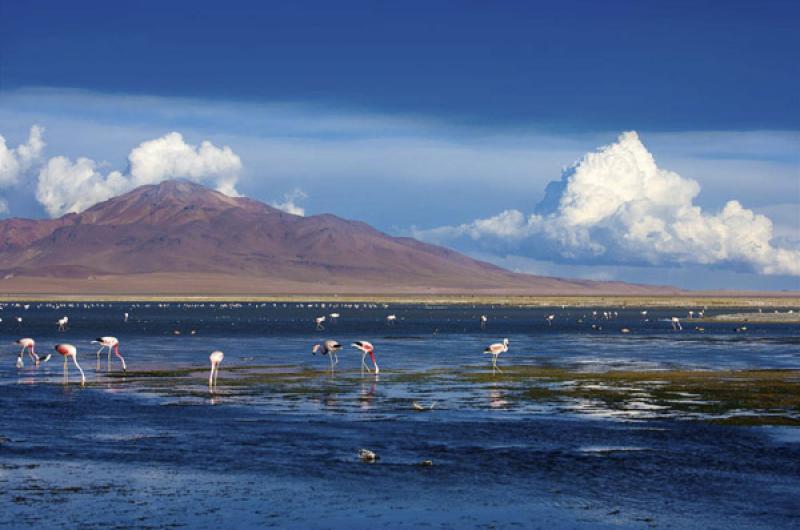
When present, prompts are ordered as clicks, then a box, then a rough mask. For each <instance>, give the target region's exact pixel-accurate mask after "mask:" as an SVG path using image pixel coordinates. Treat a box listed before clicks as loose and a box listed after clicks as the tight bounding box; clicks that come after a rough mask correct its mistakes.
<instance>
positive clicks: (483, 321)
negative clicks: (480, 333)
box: [481, 315, 489, 329]
mask: <svg viewBox="0 0 800 530" xmlns="http://www.w3.org/2000/svg"><path fill="white" fill-rule="evenodd" d="M488 321H489V317H487V316H486V315H481V329H486V323H487V322H488Z"/></svg>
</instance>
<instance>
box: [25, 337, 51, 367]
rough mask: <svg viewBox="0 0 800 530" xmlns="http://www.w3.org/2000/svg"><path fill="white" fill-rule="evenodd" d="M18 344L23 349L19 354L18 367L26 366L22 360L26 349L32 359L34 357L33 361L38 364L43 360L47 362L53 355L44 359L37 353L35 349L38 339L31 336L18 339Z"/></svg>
mask: <svg viewBox="0 0 800 530" xmlns="http://www.w3.org/2000/svg"><path fill="white" fill-rule="evenodd" d="M17 344H19V345H20V346H22V349H21V350H20V352H19V355H18V356H17V368H22V367H23V366H25V363H24V362H23V361H22V357H23V356H24V355H25V351H26V350H27V352H28V355H30V356H31V359H33V362H35V363H36V365H37V366H38V365H39V363H40V362H42V361H44V362H47V361H49V360H50V357H51V356H50V355H48V356H47V357H45V358H44V359H42V358H41V357H39V356H38V355H37V354H36V352H35V351H34V348H35V347H36V341H35V340H33V339H31V338H27V337H26V338H24V339H19V340H18V341H17Z"/></svg>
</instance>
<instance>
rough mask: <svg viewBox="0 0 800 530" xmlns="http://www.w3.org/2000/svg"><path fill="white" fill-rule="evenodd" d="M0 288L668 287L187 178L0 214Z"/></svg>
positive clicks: (567, 290) (588, 290) (532, 290)
mask: <svg viewBox="0 0 800 530" xmlns="http://www.w3.org/2000/svg"><path fill="white" fill-rule="evenodd" d="M0 278H3V279H2V280H0V291H2V292H5V293H12V292H13V293H34V292H39V293H87V294H91V293H108V294H135V293H142V294H160V293H163V294H168V293H173V294H175V293H179V294H193V293H195V294H253V295H255V294H276V293H281V294H291V293H319V294H332V293H340V294H359V293H363V294H366V293H372V294H403V293H409V294H412V293H413V294H425V293H453V294H470V293H475V294H543V295H544V294H551V295H552V294H563V295H594V294H623V295H635V294H644V295H652V294H676V293H679V292H680V291H679V290H677V289H674V288H670V287H653V286H642V285H633V284H626V283H621V282H595V281H582V280H566V279H559V278H549V277H541V276H532V275H527V274H518V273H513V272H510V271H507V270H504V269H501V268H499V267H496V266H494V265H491V264H488V263H484V262H481V261H477V260H474V259H471V258H468V257H467V256H464V255H463V254H460V253H458V252H455V251H453V250H449V249H446V248H443V247H439V246H435V245H429V244H426V243H421V242H419V241H417V240H414V239H411V238H406V237H391V236H389V235H387V234H384V233H382V232H379V231H378V230H375V229H374V228H372V227H370V226H369V225H367V224H365V223H362V222H358V221H348V220H346V219H342V218H339V217H336V216H335V215H328V214H324V215H314V216H309V217H299V216H296V215H291V214H288V213H285V212H282V211H280V210H278V209H275V208H273V207H271V206H268V205H266V204H264V203H261V202H258V201H255V200H252V199H248V198H244V197H229V196H227V195H224V194H222V193H219V192H217V191H214V190H211V189H208V188H206V187H204V186H201V185H199V184H195V183H192V182H188V181H184V180H173V181H166V182H163V183H161V184H158V185H149V186H142V187H139V188H136V189H135V190H133V191H131V192H129V193H126V194H124V195H120V196H118V197H114V198H112V199H109V200H107V201H105V202H101V203H99V204H96V205H94V206H92V207H91V208H89V209H87V210H85V211H84V212H82V213H79V214H68V215H65V216H63V217H60V218H58V219H48V220H32V219H7V220H4V221H0Z"/></svg>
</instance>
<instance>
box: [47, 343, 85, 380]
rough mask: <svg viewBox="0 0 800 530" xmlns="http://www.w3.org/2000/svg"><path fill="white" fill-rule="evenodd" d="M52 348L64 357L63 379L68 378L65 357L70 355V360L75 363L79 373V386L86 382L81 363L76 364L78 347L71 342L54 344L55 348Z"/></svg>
mask: <svg viewBox="0 0 800 530" xmlns="http://www.w3.org/2000/svg"><path fill="white" fill-rule="evenodd" d="M53 349H54V350H56V351H57V352H58V353H60V354H61V355H62V356H63V357H64V379H65V380H67V379H68V378H69V375H68V369H67V357H72V362H73V363H75V368H77V369H78V371H79V372H80V373H81V386H83V385H84V384H86V376H85V375H83V369H82V368H81V365H79V364H78V349H77V348H76V347H75V346H73V345H72V344H56V346H55V348H53Z"/></svg>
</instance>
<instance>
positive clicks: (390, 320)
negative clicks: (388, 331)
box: [386, 315, 397, 326]
mask: <svg viewBox="0 0 800 530" xmlns="http://www.w3.org/2000/svg"><path fill="white" fill-rule="evenodd" d="M395 322H397V315H388V316H387V317H386V325H387V326H394V323H395Z"/></svg>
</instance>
